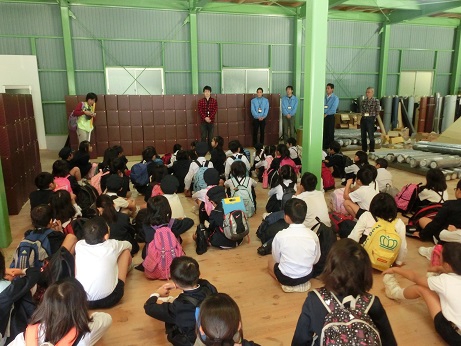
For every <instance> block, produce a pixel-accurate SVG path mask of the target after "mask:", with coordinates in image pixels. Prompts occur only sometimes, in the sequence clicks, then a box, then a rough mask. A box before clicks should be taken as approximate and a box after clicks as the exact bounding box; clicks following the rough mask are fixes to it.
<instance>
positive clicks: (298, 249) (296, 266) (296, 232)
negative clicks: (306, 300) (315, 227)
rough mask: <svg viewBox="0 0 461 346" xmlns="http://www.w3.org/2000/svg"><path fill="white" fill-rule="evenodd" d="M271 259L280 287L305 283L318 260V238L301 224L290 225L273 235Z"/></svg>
mask: <svg viewBox="0 0 461 346" xmlns="http://www.w3.org/2000/svg"><path fill="white" fill-rule="evenodd" d="M272 257H273V258H274V261H275V262H276V264H275V267H274V272H275V275H276V277H277V279H278V281H279V282H280V283H281V284H282V285H287V286H296V285H300V284H303V283H306V282H307V281H309V280H310V279H311V277H312V269H313V267H314V264H316V263H317V262H318V260H319V258H320V244H319V238H318V237H317V235H316V234H315V233H314V232H313V231H311V230H310V229H309V228H307V227H306V226H304V225H303V224H291V225H289V226H288V228H286V229H284V230H282V231H280V232H278V233H277V234H276V235H275V237H274V240H273V242H272ZM279 274H282V275H279Z"/></svg>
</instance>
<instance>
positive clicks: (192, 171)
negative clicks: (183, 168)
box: [184, 156, 213, 190]
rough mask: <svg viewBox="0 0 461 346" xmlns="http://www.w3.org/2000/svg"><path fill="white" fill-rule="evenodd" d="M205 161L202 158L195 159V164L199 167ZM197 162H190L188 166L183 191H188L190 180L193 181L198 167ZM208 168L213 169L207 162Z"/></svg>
mask: <svg viewBox="0 0 461 346" xmlns="http://www.w3.org/2000/svg"><path fill="white" fill-rule="evenodd" d="M205 161H206V159H205V158H204V157H203V156H200V157H199V158H197V162H198V163H200V165H201V166H200V167H202V165H203V164H204V163H205ZM197 162H195V160H194V161H192V162H191V164H190V166H189V172H187V174H186V177H185V178H184V189H186V190H190V184H191V183H192V179H194V175H195V173H197V171H198V170H199V168H200V167H199V166H198V165H197ZM207 167H208V168H213V162H211V161H208V166H207Z"/></svg>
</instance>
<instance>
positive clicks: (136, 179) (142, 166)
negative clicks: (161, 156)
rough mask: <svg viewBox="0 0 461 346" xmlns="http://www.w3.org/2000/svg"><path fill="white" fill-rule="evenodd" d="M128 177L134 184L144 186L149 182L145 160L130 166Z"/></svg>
mask: <svg viewBox="0 0 461 346" xmlns="http://www.w3.org/2000/svg"><path fill="white" fill-rule="evenodd" d="M130 179H131V182H132V183H133V185H135V186H146V185H147V184H149V173H147V162H146V161H142V162H139V163H137V164H135V165H133V167H131V173H130Z"/></svg>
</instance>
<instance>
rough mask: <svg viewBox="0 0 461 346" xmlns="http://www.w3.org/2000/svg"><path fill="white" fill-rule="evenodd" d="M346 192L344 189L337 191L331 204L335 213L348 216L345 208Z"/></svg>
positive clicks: (332, 197) (333, 194) (334, 192)
mask: <svg viewBox="0 0 461 346" xmlns="http://www.w3.org/2000/svg"><path fill="white" fill-rule="evenodd" d="M344 190H345V189H344V188H341V189H336V190H334V191H333V193H332V194H331V204H332V207H333V211H335V212H338V213H341V214H347V211H346V209H345V208H344Z"/></svg>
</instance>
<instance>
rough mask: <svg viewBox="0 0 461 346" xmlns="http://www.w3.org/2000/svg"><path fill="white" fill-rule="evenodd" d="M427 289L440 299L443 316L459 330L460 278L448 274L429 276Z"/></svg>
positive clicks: (460, 321) (460, 318)
mask: <svg viewBox="0 0 461 346" xmlns="http://www.w3.org/2000/svg"><path fill="white" fill-rule="evenodd" d="M427 283H428V285H429V289H431V290H432V291H434V292H436V293H437V294H438V295H439V297H440V305H441V307H442V313H443V316H444V317H445V318H446V319H447V320H448V321H450V322H453V323H454V324H456V326H457V327H458V328H461V299H459V292H461V276H460V275H457V274H454V273H450V274H440V275H439V276H431V277H429V278H428V279H427Z"/></svg>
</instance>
